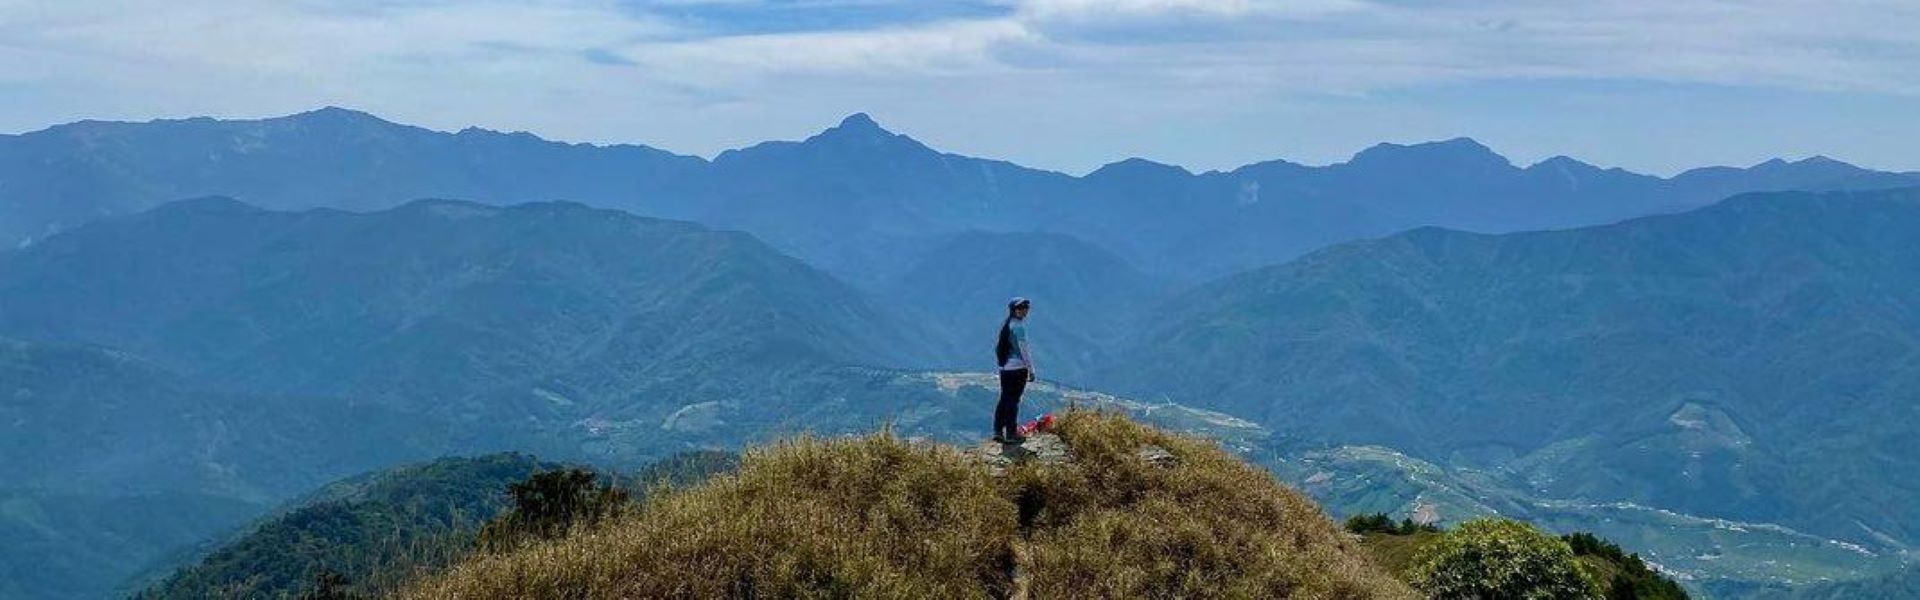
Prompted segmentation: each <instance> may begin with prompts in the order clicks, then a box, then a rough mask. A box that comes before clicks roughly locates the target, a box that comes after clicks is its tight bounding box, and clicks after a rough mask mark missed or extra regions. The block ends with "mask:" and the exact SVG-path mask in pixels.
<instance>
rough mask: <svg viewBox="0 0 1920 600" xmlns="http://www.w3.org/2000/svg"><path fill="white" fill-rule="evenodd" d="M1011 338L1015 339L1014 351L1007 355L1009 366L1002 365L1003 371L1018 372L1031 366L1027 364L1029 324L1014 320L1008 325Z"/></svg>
mask: <svg viewBox="0 0 1920 600" xmlns="http://www.w3.org/2000/svg"><path fill="white" fill-rule="evenodd" d="M1007 329H1008V333H1009V335H1010V337H1012V338H1013V351H1012V352H1009V353H1007V364H1004V365H1000V370H1002V371H1018V370H1020V369H1025V368H1027V367H1028V366H1030V363H1028V362H1027V323H1026V321H1023V320H1020V319H1014V320H1013V322H1012V323H1008V324H1007Z"/></svg>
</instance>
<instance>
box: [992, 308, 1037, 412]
mask: <svg viewBox="0 0 1920 600" xmlns="http://www.w3.org/2000/svg"><path fill="white" fill-rule="evenodd" d="M1032 305H1033V303H1032V302H1030V301H1028V300H1027V299H1026V298H1021V297H1017V296H1016V297H1014V299H1013V300H1011V301H1008V302H1007V320H1005V321H1001V322H1000V341H999V342H998V343H997V344H995V345H994V348H993V354H994V357H995V358H996V359H998V360H999V363H1000V406H998V407H996V408H995V409H994V411H993V441H996V442H1000V443H1003V444H1018V443H1021V442H1024V441H1026V438H1024V437H1021V435H1020V395H1021V394H1023V393H1026V391H1027V382H1029V381H1033V380H1034V379H1035V375H1034V368H1033V352H1032V351H1031V350H1030V349H1029V348H1028V347H1027V312H1028V311H1029V310H1031V309H1032V308H1033V306H1032Z"/></svg>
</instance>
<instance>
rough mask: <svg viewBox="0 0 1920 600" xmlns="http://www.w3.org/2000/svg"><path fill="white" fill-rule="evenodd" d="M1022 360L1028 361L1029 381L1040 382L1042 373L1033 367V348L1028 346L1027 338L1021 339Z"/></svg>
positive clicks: (1022, 337)
mask: <svg viewBox="0 0 1920 600" xmlns="http://www.w3.org/2000/svg"><path fill="white" fill-rule="evenodd" d="M1020 358H1022V359H1025V360H1026V361H1027V381H1038V380H1039V379H1040V371H1039V370H1038V369H1037V368H1035V367H1034V366H1033V346H1031V345H1028V344H1027V340H1026V337H1025V336H1021V338H1020Z"/></svg>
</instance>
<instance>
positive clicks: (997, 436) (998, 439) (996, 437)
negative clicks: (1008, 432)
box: [993, 433, 1007, 444]
mask: <svg viewBox="0 0 1920 600" xmlns="http://www.w3.org/2000/svg"><path fill="white" fill-rule="evenodd" d="M993 441H994V443H997V444H1005V443H1007V436H1004V435H1001V434H998V433H995V434H993Z"/></svg>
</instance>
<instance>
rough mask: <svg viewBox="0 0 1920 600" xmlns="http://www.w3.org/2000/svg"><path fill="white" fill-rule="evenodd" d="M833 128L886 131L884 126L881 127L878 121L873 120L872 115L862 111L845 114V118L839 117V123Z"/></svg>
mask: <svg viewBox="0 0 1920 600" xmlns="http://www.w3.org/2000/svg"><path fill="white" fill-rule="evenodd" d="M835 128H836V129H849V130H864V131H883V132H884V131H886V129H885V128H882V127H881V126H880V124H879V123H877V122H875V121H874V120H873V117H872V116H870V115H868V114H867V113H863V112H857V113H853V114H850V115H847V118H845V119H841V120H840V124H839V125H838V126H835Z"/></svg>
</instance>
